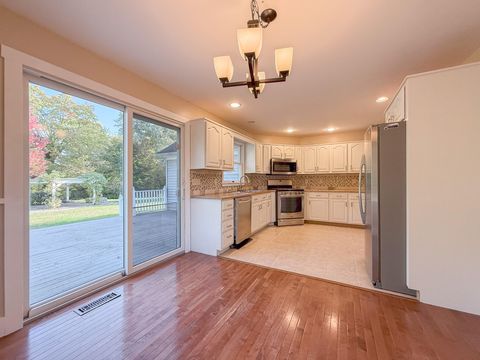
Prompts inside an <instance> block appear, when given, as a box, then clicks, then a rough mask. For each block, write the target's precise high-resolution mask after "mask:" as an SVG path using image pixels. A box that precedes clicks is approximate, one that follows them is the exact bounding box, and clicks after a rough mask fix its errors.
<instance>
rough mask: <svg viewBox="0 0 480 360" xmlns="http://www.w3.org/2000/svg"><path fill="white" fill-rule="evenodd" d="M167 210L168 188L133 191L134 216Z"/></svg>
mask: <svg viewBox="0 0 480 360" xmlns="http://www.w3.org/2000/svg"><path fill="white" fill-rule="evenodd" d="M166 209H167V187H166V186H164V187H163V189H155V190H138V191H137V190H135V189H133V215H134V216H135V215H136V214H140V213H147V212H155V211H162V210H166Z"/></svg>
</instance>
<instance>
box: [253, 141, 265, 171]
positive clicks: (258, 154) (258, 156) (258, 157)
mask: <svg viewBox="0 0 480 360" xmlns="http://www.w3.org/2000/svg"><path fill="white" fill-rule="evenodd" d="M255 172H256V173H262V172H263V145H262V144H256V145H255Z"/></svg>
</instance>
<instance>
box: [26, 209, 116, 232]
mask: <svg viewBox="0 0 480 360" xmlns="http://www.w3.org/2000/svg"><path fill="white" fill-rule="evenodd" d="M118 215H119V208H118V204H116V205H95V206H85V207H78V208H59V209H45V210H35V211H32V212H30V227H31V228H32V229H38V228H43V227H48V226H55V225H64V224H71V223H76V222H80V221H87V220H96V219H104V218H108V217H112V216H118Z"/></svg>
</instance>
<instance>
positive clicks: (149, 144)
mask: <svg viewBox="0 0 480 360" xmlns="http://www.w3.org/2000/svg"><path fill="white" fill-rule="evenodd" d="M132 126H133V132H132V141H133V159H132V160H133V161H132V162H133V197H132V207H133V209H132V222H133V266H137V265H140V264H143V263H146V262H150V261H151V260H152V259H155V258H157V257H159V256H161V255H164V254H167V253H169V252H171V251H173V250H175V249H178V248H179V247H180V245H181V241H180V230H179V229H180V227H179V225H180V201H179V196H180V151H179V149H180V130H179V128H177V127H174V126H171V125H168V124H165V123H162V122H158V121H156V120H153V119H150V118H147V117H143V116H140V115H137V114H134V115H133V125H132Z"/></svg>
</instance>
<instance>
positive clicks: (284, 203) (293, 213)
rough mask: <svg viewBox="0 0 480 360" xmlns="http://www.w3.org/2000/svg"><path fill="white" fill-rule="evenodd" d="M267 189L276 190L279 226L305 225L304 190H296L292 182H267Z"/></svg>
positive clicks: (277, 223)
mask: <svg viewBox="0 0 480 360" xmlns="http://www.w3.org/2000/svg"><path fill="white" fill-rule="evenodd" d="M267 187H268V189H271V190H276V195H277V222H276V225H277V226H286V225H303V224H304V222H305V221H304V212H303V206H304V205H303V203H304V201H303V198H304V190H303V189H295V188H294V187H293V182H292V180H267Z"/></svg>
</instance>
